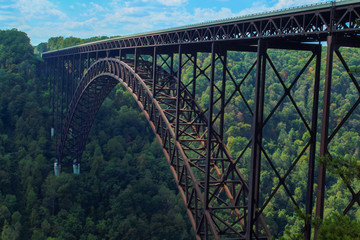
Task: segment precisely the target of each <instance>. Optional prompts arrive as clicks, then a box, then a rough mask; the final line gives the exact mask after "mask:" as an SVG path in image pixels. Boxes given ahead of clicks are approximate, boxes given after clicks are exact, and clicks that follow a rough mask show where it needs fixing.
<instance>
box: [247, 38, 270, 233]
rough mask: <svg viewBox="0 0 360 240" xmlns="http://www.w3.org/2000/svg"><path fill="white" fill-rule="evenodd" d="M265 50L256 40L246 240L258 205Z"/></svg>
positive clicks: (265, 47) (251, 228)
mask: <svg viewBox="0 0 360 240" xmlns="http://www.w3.org/2000/svg"><path fill="white" fill-rule="evenodd" d="M266 50H267V46H265V43H264V40H262V39H259V40H258V50H257V66H256V85H255V112H254V119H253V137H252V149H251V163H250V176H249V181H250V183H249V199H248V201H249V202H248V219H247V227H246V239H247V240H250V239H252V236H253V233H252V231H253V226H254V220H255V217H256V216H255V213H256V208H257V207H258V203H259V184H260V169H261V144H262V128H263V114H264V89H265V70H266Z"/></svg>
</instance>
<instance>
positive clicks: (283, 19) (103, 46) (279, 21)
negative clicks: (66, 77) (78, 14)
mask: <svg viewBox="0 0 360 240" xmlns="http://www.w3.org/2000/svg"><path fill="white" fill-rule="evenodd" d="M359 18H360V3H359V1H357V0H347V1H336V2H326V3H320V4H313V5H308V6H304V7H299V8H290V9H285V10H279V11H271V12H266V13H260V14H252V15H247V16H242V17H236V18H229V19H223V20H217V21H211V22H206V23H200V24H193V25H188V26H183V27H177V28H170V29H164V30H159V31H153V32H147V33H140V34H134V35H129V36H124V37H117V38H112V39H107V40H102V41H96V42H92V43H87V44H82V45H78V46H73V47H68V48H64V49H60V50H55V51H49V52H46V53H43V55H42V57H43V58H50V57H56V56H64V55H71V54H79V53H89V52H94V51H111V50H116V49H126V48H137V47H153V46H169V45H178V44H190V43H193V44H194V43H204V42H213V41H216V42H224V41H234V40H235V41H238V40H257V39H259V38H281V39H286V40H291V41H298V42H314V41H315V42H317V41H325V40H326V36H327V35H329V34H332V33H336V32H343V35H344V36H345V37H355V36H358V34H359V30H360V27H359V25H358V24H356V19H359ZM344 32H346V34H344Z"/></svg>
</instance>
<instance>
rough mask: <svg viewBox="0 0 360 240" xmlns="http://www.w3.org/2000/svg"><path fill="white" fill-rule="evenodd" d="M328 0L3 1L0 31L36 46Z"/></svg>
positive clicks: (136, 31)
mask: <svg viewBox="0 0 360 240" xmlns="http://www.w3.org/2000/svg"><path fill="white" fill-rule="evenodd" d="M325 1H326V0H301V1H299V0H92V1H91V0H90V1H89V0H0V29H1V30H6V29H12V28H16V29H18V30H20V31H24V32H26V33H27V34H28V36H29V37H30V39H31V44H33V45H38V44H39V43H40V42H46V41H47V40H48V39H49V38H51V37H56V36H64V37H69V36H73V37H79V38H89V37H93V36H109V37H110V36H125V35H129V34H135V33H143V32H149V31H154V30H161V29H166V28H171V27H178V26H184V25H189V24H194V23H201V22H206V21H212V20H218V19H224V18H230V17H237V16H243V15H247V14H253V13H260V12H266V11H272V10H279V9H284V8H290V7H296V6H302V5H308V4H315V3H320V2H325Z"/></svg>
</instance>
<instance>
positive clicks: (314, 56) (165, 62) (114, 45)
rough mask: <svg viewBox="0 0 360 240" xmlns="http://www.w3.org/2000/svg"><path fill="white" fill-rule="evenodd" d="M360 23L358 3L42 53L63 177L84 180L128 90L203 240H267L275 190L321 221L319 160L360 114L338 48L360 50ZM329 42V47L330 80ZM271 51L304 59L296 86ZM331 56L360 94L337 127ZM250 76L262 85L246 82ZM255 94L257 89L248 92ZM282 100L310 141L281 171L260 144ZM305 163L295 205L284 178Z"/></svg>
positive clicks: (358, 202)
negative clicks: (120, 88)
mask: <svg viewBox="0 0 360 240" xmlns="http://www.w3.org/2000/svg"><path fill="white" fill-rule="evenodd" d="M359 18H360V3H359V2H358V1H351V0H350V1H343V2H331V3H324V4H318V5H311V6H306V7H302V8H295V9H287V10H282V11H275V12H269V13H265V14H256V15H249V16H245V17H240V18H233V19H226V20H220V21H214V22H209V23H204V24H196V25H190V26H185V27H179V28H174V29H167V30H163V31H157V32H150V33H145V34H137V35H132V36H126V37H120V38H114V39H109V40H104V41H98V42H93V43H89V44H83V45H79V46H75V47H70V48H65V49H61V50H56V51H51V52H46V53H43V54H42V57H43V59H44V61H45V63H46V73H47V75H48V80H49V89H50V93H51V94H50V95H51V96H50V106H51V110H52V113H53V116H54V121H53V126H54V132H55V139H56V140H55V141H56V144H57V154H56V155H57V156H56V157H57V161H56V166H55V169H56V170H59V167H60V166H61V165H73V166H74V172H76V173H78V172H79V168H80V161H81V155H82V152H83V151H84V148H85V144H86V140H87V136H88V133H89V131H90V129H91V125H92V123H93V120H94V118H95V116H96V113H97V111H98V110H99V108H100V106H101V104H102V102H103V101H104V99H105V98H106V96H107V95H108V93H109V92H110V91H111V90H112V89H113V88H114V87H115V85H117V84H118V83H121V84H122V85H124V86H125V87H126V89H127V90H128V91H130V92H131V93H132V95H133V97H134V99H135V100H136V101H137V103H138V105H139V106H140V108H141V110H142V111H143V112H144V113H145V116H146V118H147V120H148V122H149V124H150V126H151V128H152V129H153V131H154V133H155V135H156V137H157V139H158V141H159V143H160V144H161V146H162V148H163V152H164V154H165V156H166V158H167V161H168V163H169V166H170V170H171V172H172V174H173V176H174V178H175V181H176V183H177V186H178V189H179V191H180V193H181V196H182V198H183V200H184V203H185V207H186V209H187V213H188V215H189V218H190V221H191V224H192V226H193V228H194V231H195V233H196V236H197V238H198V239H270V238H271V236H272V235H274V234H276V232H274V230H273V229H269V227H268V225H267V221H269V218H267V217H265V216H264V214H265V213H266V211H267V209H269V208H270V205H271V200H272V199H273V197H274V196H275V195H276V196H277V195H278V194H279V192H280V191H279V189H282V190H283V192H284V193H285V198H286V199H285V200H286V201H288V202H289V203H291V204H292V205H293V206H294V208H298V209H304V212H305V214H306V215H309V216H311V217H312V218H314V217H315V216H317V217H320V218H322V217H323V214H324V208H325V207H326V206H325V204H324V196H325V193H326V191H325V182H326V174H325V173H326V169H325V167H324V166H323V165H322V164H318V163H317V162H316V161H315V158H316V156H318V155H320V156H324V155H326V154H331V151H330V150H329V145H330V144H331V141H332V140H334V137H335V136H336V135H337V134H339V132H340V131H342V129H343V128H344V126H346V124H347V122H349V121H350V120H351V119H354V118H353V117H354V115H355V114H358V113H357V111H359V103H360V86H359V80H358V79H356V77H355V76H354V75H353V74H352V72H351V71H350V69H349V64H348V63H347V59H346V58H345V57H344V56H343V55H342V53H341V48H342V47H346V48H347V47H352V48H359V47H360V41H359V40H360V35H359V34H360V27H359V23H358V19H359ZM323 43H326V45H327V47H325V48H326V64H325V66H323V68H325V76H324V79H323V81H322V77H321V74H320V70H321V67H322V66H321V65H322V61H321V53H322V48H324V47H323V45H325V44H323ZM272 49H276V50H278V51H280V52H284V53H285V52H286V51H302V52H306V53H307V56H308V57H307V59H306V61H305V63H304V64H303V65H302V66H299V71H298V74H297V75H296V76H294V77H293V79H291V80H290V82H286V81H289V80H286V81H285V80H284V77H283V76H282V73H281V71H282V69H281V64H278V63H277V62H276V61H279V59H274V58H273V56H272V55H271V54H270V52H271V50H272ZM237 52H251V53H253V56H254V57H253V59H252V60H251V61H252V62H251V64H249V66H250V67H249V68H248V69H245V72H246V74H244V75H241V76H238V75H235V74H234V73H232V72H231V71H230V70H229V65H230V63H233V61H230V59H231V58H232V57H233V54H234V53H235V54H236V53H237ZM204 56H207V57H208V58H209V59H211V60H210V62H208V63H201V61H199V59H200V58H204ZM335 57H337V59H338V60H339V61H340V62H341V65H342V66H343V68H344V69H345V70H346V71H347V72H348V76H347V78H348V79H349V82H350V84H351V87H352V88H354V89H356V91H357V92H358V93H359V96H358V99H357V100H356V101H354V102H352V103H351V104H352V105H351V107H350V109H349V111H348V112H347V113H345V114H344V116H343V117H342V119H340V120H339V121H337V124H336V126H334V127H332V125H331V122H333V120H332V119H330V116H331V114H330V104H331V93H332V85H331V82H332V81H331V80H332V68H333V65H334V58H335ZM242 61H245V60H242ZM310 66H315V68H314V71H313V74H312V80H311V83H310V85H311V89H312V95H311V96H309V98H311V99H312V101H311V103H312V106H311V107H310V108H305V109H304V108H302V107H300V106H299V105H298V103H297V102H296V97H297V96H296V94H295V91H294V90H293V89H294V86H295V85H296V84H297V83H298V82H300V81H304V80H303V75H304V73H305V72H307V71H308V69H309V68H310ZM185 71H190V72H191V76H190V77H189V76H188V74H187V75H186V76H184V75H185V74H184V72H185ZM269 71H272V72H273V73H274V74H275V76H276V80H277V81H278V82H279V86H281V87H280V89H281V90H279V91H280V95H281V98H280V99H277V101H276V102H275V103H270V102H269V97H268V94H269V93H268V91H269V90H268V89H267V85H266V83H267V75H268V72H269ZM251 76H254V78H253V79H254V82H252V83H251V84H247V82H248V81H251V80H249V79H252V78H251ZM204 80H205V83H204ZM200 84H206V86H207V90H206V94H207V97H208V102H207V103H206V104H204V103H201V104H200V103H198V102H197V100H198V99H199V95H201V94H203V93H202V92H199V90H198V86H199V85H200ZM249 86H254V88H253V89H251V90H250V91H249V89H247V88H249ZM249 92H250V93H249ZM320 93H323V95H324V96H323V100H322V99H321V98H320V97H319V95H320ZM236 97H237V98H238V99H240V101H241V104H242V106H243V109H244V111H243V112H242V113H241V114H242V115H245V116H244V118H246V119H250V120H249V125H251V131H250V132H249V131H248V132H247V133H246V134H248V135H250V137H249V139H248V142H247V143H246V144H245V145H244V147H243V149H239V155H238V156H232V155H231V154H230V152H229V151H228V149H227V146H226V143H225V141H224V140H225V139H224V138H225V132H226V130H228V129H227V124H226V121H227V119H226V117H225V113H226V112H227V111H228V110H229V109H228V108H229V103H230V101H233V100H234V99H235V98H236ZM285 101H287V103H288V104H289V105H291V106H292V107H293V109H294V111H295V112H296V114H297V115H298V118H299V122H300V123H301V125H302V128H303V129H304V132H306V134H308V136H309V137H308V139H305V140H304V139H303V140H304V144H303V145H302V147H301V150H300V151H298V154H297V156H296V157H295V158H294V159H291V162H290V163H289V164H288V165H287V166H286V167H283V168H282V169H279V166H275V164H274V161H273V159H272V157H271V155H270V154H269V151H268V150H267V149H266V146H265V144H264V142H265V141H271V139H264V133H265V132H266V131H268V128H269V122H271V121H273V119H274V116H275V115H276V114H278V112H279V109H280V106H281V105H282V104H284V102H285ZM239 104H240V103H239ZM319 110H320V111H319ZM319 112H321V114H322V116H321V118H320V120H321V121H319V120H318V118H319V117H318V115H319ZM355 120H356V119H355ZM284 121H286V119H284ZM329 122H330V123H329ZM318 125H319V126H320V125H321V127H320V129H319V130H318ZM359 131H360V130H358V132H359ZM296 137H297V138H298V139H301V137H302V136H296ZM317 137H319V139H320V140H319V141H320V146H319V147H317ZM278 148H280V146H278ZM303 159H306V160H305V165H306V168H307V176H306V179H305V182H306V192H304V193H303V195H304V196H305V197H304V198H302V199H298V198H296V197H295V196H294V195H295V194H294V192H293V190H291V189H292V188H293V187H294V186H290V185H291V184H290V183H289V181H288V179H289V178H290V176H291V175H292V174H296V168H297V167H298V166H299V165H300V162H302V161H303ZM264 165H267V166H268V168H269V169H270V170H271V171H272V174H273V178H275V179H277V183H276V184H275V185H273V186H271V187H270V189H263V188H261V184H262V183H263V182H264V181H266V179H265V178H264V177H263V176H261V173H262V169H263V166H264ZM316 175H317V179H316ZM315 183H316V184H317V188H316V189H315ZM299 184H300V183H299ZM295 187H296V186H295ZM346 187H347V191H348V192H349V194H350V196H351V197H350V198H351V199H350V201H349V203H348V204H347V206H346V208H345V209H343V212H344V213H345V214H346V213H348V212H350V211H353V210H354V209H357V208H358V207H359V206H360V199H359V195H360V189H356V187H354V186H353V185H351V184H347V186H346ZM315 193H316V196H315ZM315 200H316V206H315V204H314V202H315ZM313 208H315V209H316V211H315V212H313ZM270 220H271V219H270ZM302 231H303V232H304V234H305V238H306V239H310V237H311V235H312V230H311V224H310V223H309V221H305V223H304V227H303V230H302ZM315 237H316V233H315Z"/></svg>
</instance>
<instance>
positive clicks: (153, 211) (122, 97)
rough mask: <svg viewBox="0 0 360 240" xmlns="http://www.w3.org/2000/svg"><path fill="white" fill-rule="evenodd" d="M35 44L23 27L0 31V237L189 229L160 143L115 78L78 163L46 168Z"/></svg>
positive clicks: (165, 234)
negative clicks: (74, 167)
mask: <svg viewBox="0 0 360 240" xmlns="http://www.w3.org/2000/svg"><path fill="white" fill-rule="evenodd" d="M61 46H63V45H61ZM33 52H34V48H33V47H32V46H31V45H30V43H29V39H28V37H27V36H26V34H25V33H23V32H19V31H17V30H8V31H0V67H1V69H0V234H1V235H0V239H1V240H22V239H32V240H43V239H48V240H71V239H83V240H95V239H98V240H100V239H114V240H115V239H128V240H134V239H139V240H140V239H141V240H143V239H154V240H155V239H159V240H160V239H193V238H194V236H193V232H192V228H191V225H190V223H189V221H188V218H187V215H186V214H185V208H184V206H183V202H182V200H181V198H180V197H179V196H177V194H178V193H177V187H176V185H175V183H174V181H173V178H172V176H171V173H170V171H169V169H168V164H167V162H166V160H165V159H164V157H163V153H162V150H161V148H160V146H159V145H158V143H157V142H154V135H153V134H152V132H151V130H150V128H149V127H148V124H147V122H146V119H145V117H144V116H143V115H142V114H141V113H140V112H139V110H138V108H137V105H136V103H135V102H134V100H133V99H132V97H131V95H130V94H128V93H127V92H124V90H122V88H121V87H120V86H119V87H118V88H116V89H114V91H113V92H112V93H111V94H110V96H109V97H108V98H107V99H106V101H105V102H104V104H103V106H102V108H101V110H100V113H99V114H98V118H97V119H96V121H95V123H94V125H93V129H92V131H91V133H90V137H89V141H88V145H87V148H86V151H85V153H84V158H83V162H82V165H81V167H82V173H81V174H80V175H74V174H71V173H66V172H64V173H63V174H62V175H61V176H60V177H55V176H54V172H53V161H54V159H53V157H54V146H53V145H52V142H51V140H50V131H49V129H50V127H51V126H50V122H51V119H50V116H49V106H48V104H47V103H48V97H49V95H48V91H47V83H46V81H45V78H44V76H43V75H42V71H41V70H42V69H43V66H42V61H41V60H40V58H39V56H36V55H34V54H33Z"/></svg>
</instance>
